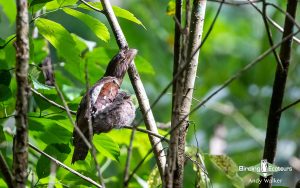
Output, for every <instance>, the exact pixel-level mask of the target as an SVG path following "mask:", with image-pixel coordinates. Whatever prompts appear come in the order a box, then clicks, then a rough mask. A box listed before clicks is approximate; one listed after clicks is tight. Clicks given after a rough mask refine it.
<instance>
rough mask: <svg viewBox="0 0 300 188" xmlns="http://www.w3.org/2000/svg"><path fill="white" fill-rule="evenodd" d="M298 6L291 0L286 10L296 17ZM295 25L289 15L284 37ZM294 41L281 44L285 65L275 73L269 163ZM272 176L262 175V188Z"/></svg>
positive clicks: (267, 151)
mask: <svg viewBox="0 0 300 188" xmlns="http://www.w3.org/2000/svg"><path fill="white" fill-rule="evenodd" d="M296 8H297V0H289V1H288V3H287V11H286V12H287V14H289V15H290V16H291V17H292V18H294V19H295V15H296V10H297V9H296ZM293 27H294V23H293V21H292V20H291V19H290V18H289V17H288V16H286V17H285V23H284V32H283V36H282V38H285V37H287V36H288V35H290V34H291V33H292V32H293ZM292 41H293V39H292V37H291V38H290V40H287V41H285V42H283V43H282V44H281V48H280V54H279V56H280V61H281V63H282V66H283V67H281V66H279V64H277V69H276V73H275V79H274V84H273V93H272V98H271V104H270V109H269V117H268V125H267V133H266V139H265V147H264V155H263V159H267V161H268V162H269V163H273V162H274V158H275V154H276V147H277V137H278V128H279V122H280V118H281V112H280V110H281V106H282V100H283V96H284V90H285V84H286V80H287V75H288V69H289V64H290V58H291V46H292ZM271 178H272V176H268V177H267V178H263V177H261V180H262V183H261V184H260V186H259V187H261V188H262V187H271V186H272V183H270V182H271V181H270V180H271Z"/></svg>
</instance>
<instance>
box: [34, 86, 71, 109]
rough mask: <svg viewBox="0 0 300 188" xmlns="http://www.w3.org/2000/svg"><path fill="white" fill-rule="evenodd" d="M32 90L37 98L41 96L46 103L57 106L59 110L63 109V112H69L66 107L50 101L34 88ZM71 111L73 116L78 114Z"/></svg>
mask: <svg viewBox="0 0 300 188" xmlns="http://www.w3.org/2000/svg"><path fill="white" fill-rule="evenodd" d="M30 90H31V91H32V92H33V93H34V94H36V95H37V96H39V97H41V98H42V99H44V100H45V101H46V102H48V103H50V104H52V105H53V106H55V107H57V108H59V109H62V110H64V111H67V110H66V108H65V107H63V106H61V105H60V104H57V103H56V102H54V101H52V100H50V99H48V98H47V97H45V96H44V95H43V94H41V93H40V92H38V91H37V90H35V89H33V88H30ZM69 111H70V113H71V114H73V115H76V112H75V111H73V110H69Z"/></svg>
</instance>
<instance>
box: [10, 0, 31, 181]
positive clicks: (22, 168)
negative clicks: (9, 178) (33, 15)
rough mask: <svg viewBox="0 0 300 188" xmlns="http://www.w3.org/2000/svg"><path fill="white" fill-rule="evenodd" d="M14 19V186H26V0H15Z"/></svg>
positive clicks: (27, 92) (27, 32)
mask: <svg viewBox="0 0 300 188" xmlns="http://www.w3.org/2000/svg"><path fill="white" fill-rule="evenodd" d="M16 4H17V20H16V33H17V34H16V38H17V40H16V43H15V47H16V59H17V60H16V66H15V68H16V72H15V73H16V80H17V96H16V115H15V119H16V129H17V130H16V135H15V136H14V141H13V176H14V187H26V181H27V174H28V173H27V167H28V145H27V142H28V119H27V111H28V109H27V108H28V95H29V92H30V90H29V86H28V62H29V23H28V7H27V0H17V1H16Z"/></svg>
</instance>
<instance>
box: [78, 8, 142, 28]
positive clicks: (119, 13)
mask: <svg viewBox="0 0 300 188" xmlns="http://www.w3.org/2000/svg"><path fill="white" fill-rule="evenodd" d="M88 4H90V5H92V6H93V7H96V8H97V9H99V10H103V7H102V5H101V3H100V2H88ZM78 7H79V8H83V9H87V10H93V9H91V8H90V7H88V6H86V5H85V4H83V3H81V4H80V5H79V6H78ZM112 8H113V10H114V13H115V15H116V16H117V17H120V18H124V19H127V20H129V21H132V22H134V23H136V24H139V25H141V26H143V27H144V28H145V26H144V25H143V23H142V22H141V21H140V20H139V19H137V18H136V17H135V16H134V14H132V13H131V12H129V11H128V10H125V9H122V8H120V7H117V6H112Z"/></svg>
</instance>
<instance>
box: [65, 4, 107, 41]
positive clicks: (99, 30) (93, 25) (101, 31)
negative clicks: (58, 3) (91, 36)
mask: <svg viewBox="0 0 300 188" xmlns="http://www.w3.org/2000/svg"><path fill="white" fill-rule="evenodd" d="M63 10H64V12H65V13H67V14H69V15H71V16H74V17H75V18H77V19H79V20H80V21H81V22H83V23H84V24H85V25H87V26H88V27H89V28H90V29H91V30H92V31H93V32H94V33H95V35H96V36H97V37H98V38H99V39H101V40H103V41H105V42H107V41H108V40H109V37H110V36H109V31H108V29H107V27H106V26H105V25H104V24H103V23H102V22H100V21H99V20H98V19H96V18H93V17H92V16H90V15H88V14H84V13H82V12H79V11H77V10H74V9H71V8H64V9H63Z"/></svg>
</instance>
